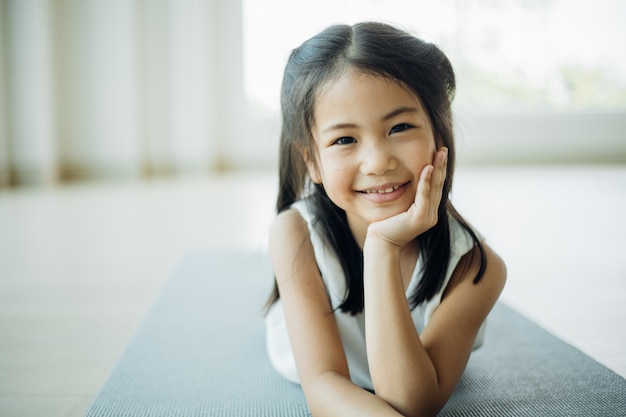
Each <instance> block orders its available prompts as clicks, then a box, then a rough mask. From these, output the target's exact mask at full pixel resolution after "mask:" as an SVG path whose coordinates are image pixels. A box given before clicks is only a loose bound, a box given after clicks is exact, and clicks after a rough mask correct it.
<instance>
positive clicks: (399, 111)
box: [322, 106, 419, 132]
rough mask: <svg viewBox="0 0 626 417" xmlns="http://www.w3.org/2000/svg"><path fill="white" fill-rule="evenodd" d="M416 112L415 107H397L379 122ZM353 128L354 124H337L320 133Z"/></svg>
mask: <svg viewBox="0 0 626 417" xmlns="http://www.w3.org/2000/svg"><path fill="white" fill-rule="evenodd" d="M417 112H419V109H418V108H417V107H410V106H403V107H398V108H397V109H394V110H392V111H390V112H389V113H387V114H386V115H384V116H383V117H382V119H381V121H383V122H385V121H387V120H389V119H392V118H394V117H396V116H398V115H400V114H402V113H417ZM355 127H357V125H356V124H354V123H337V124H334V125H330V126H328V127H327V128H325V129H324V130H323V131H322V132H330V131H332V130H338V129H350V128H355Z"/></svg>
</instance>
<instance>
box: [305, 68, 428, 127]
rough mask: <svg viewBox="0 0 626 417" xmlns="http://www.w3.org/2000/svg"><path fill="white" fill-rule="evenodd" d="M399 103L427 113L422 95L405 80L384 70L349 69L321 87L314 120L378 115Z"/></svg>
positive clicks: (314, 111) (399, 105) (314, 121)
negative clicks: (373, 71)
mask: <svg viewBox="0 0 626 417" xmlns="http://www.w3.org/2000/svg"><path fill="white" fill-rule="evenodd" d="M398 107H415V108H416V109H417V110H418V111H419V113H420V114H422V115H424V112H423V105H422V102H421V100H420V98H419V96H418V95H417V94H416V93H415V92H414V91H413V90H411V89H410V88H409V87H408V86H407V85H406V84H405V83H403V82H401V81H398V80H397V79H394V78H391V77H389V76H385V75H382V74H376V73H372V72H366V71H362V70H358V69H349V70H347V71H345V72H344V73H342V74H341V75H340V76H338V77H336V78H333V79H331V80H329V81H327V82H326V83H325V84H323V85H322V86H321V87H320V88H319V90H318V93H317V94H316V96H315V101H314V107H313V119H314V120H313V124H314V125H317V124H318V123H321V122H323V121H322V119H323V120H327V119H338V118H345V117H348V118H350V117H353V116H354V117H377V116H376V115H377V114H381V113H387V112H389V111H393V110H395V109H396V108H398ZM318 127H319V126H318Z"/></svg>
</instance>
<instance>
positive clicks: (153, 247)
mask: <svg viewBox="0 0 626 417" xmlns="http://www.w3.org/2000/svg"><path fill="white" fill-rule="evenodd" d="M455 181H456V183H455V191H454V193H453V195H452V199H453V201H454V202H455V204H456V206H457V208H458V209H459V211H461V212H462V213H463V214H464V215H465V217H466V218H467V219H468V220H470V221H471V222H472V223H474V225H475V226H476V227H477V228H478V229H479V230H480V231H481V233H482V234H483V235H484V236H485V238H486V239H487V240H488V241H489V242H490V243H491V245H492V246H493V247H494V248H495V249H496V250H497V251H498V252H500V253H501V255H502V256H503V257H504V259H505V261H506V262H507V265H508V270H509V280H508V283H507V287H506V289H505V292H504V294H503V296H502V298H503V301H505V302H506V303H508V304H509V305H510V306H512V307H514V308H516V309H517V310H519V311H520V312H522V313H524V314H525V315H527V316H528V317H530V318H531V319H533V320H535V321H537V322H538V323H539V324H541V325H542V326H543V327H545V328H546V329H548V330H549V331H551V332H552V333H554V334H556V335H557V336H559V337H561V338H562V339H564V340H566V341H567V342H569V343H571V344H573V345H574V346H576V347H578V348H579V349H581V350H582V351H583V352H585V353H587V354H588V355H590V356H591V357H593V358H595V359H596V360H598V361H599V362H601V363H603V364H604V365H606V366H608V367H609V368H611V369H613V370H614V371H615V372H617V373H618V374H620V375H622V376H624V377H626V332H624V331H623V323H624V322H626V303H625V301H626V256H624V250H625V249H626V220H624V219H623V216H624V213H626V166H617V167H516V168H493V167H492V168H460V169H459V170H458V171H457V176H456V179H455ZM275 193H276V185H275V177H274V176H273V175H270V174H231V175H225V176H218V177H200V178H198V177H195V178H179V179H162V180H155V181H150V182H140V181H135V182H105V183H89V184H84V183H83V184H74V185H66V186H63V187H58V188H46V189H41V188H21V189H17V190H0V416H12V417H27V416H28V417H30V416H33V417H34V416H37V417H40V416H47V417H57V416H59V417H61V416H63V417H77V416H83V415H84V413H85V411H86V410H87V408H88V407H89V405H90V403H91V401H92V400H93V398H94V396H95V395H96V393H97V391H98V389H99V388H100V386H101V385H102V383H103V382H104V380H105V378H106V376H107V374H108V372H109V370H110V369H111V367H112V366H113V364H114V362H115V360H116V358H117V357H118V355H119V354H120V352H121V350H122V349H123V346H124V344H125V342H126V341H127V340H128V338H129V337H130V335H131V334H132V331H133V329H134V328H135V327H136V326H137V325H138V323H139V322H140V320H141V317H142V315H143V314H144V313H145V312H146V310H147V308H148V306H149V304H150V302H151V300H152V298H153V296H154V294H155V292H156V291H157V290H158V288H159V286H160V285H161V283H162V282H163V281H164V280H165V279H167V276H168V272H169V271H170V270H171V268H172V267H173V266H174V264H175V262H176V260H177V259H178V258H179V257H180V255H181V254H182V253H183V252H185V251H186V250H189V249H190V248H196V247H209V248H211V247H229V248H252V249H260V250H264V249H265V248H266V238H267V227H268V224H269V223H270V222H271V219H272V217H273V209H272V207H273V200H274V198H275ZM620 329H622V330H620Z"/></svg>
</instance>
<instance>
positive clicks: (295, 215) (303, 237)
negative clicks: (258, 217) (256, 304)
mask: <svg viewBox="0 0 626 417" xmlns="http://www.w3.org/2000/svg"><path fill="white" fill-rule="evenodd" d="M269 251H270V257H271V258H272V263H273V265H274V269H275V272H276V278H277V281H278V284H279V285H280V284H281V282H282V281H284V279H285V278H286V277H290V276H292V274H293V273H294V272H295V271H296V270H297V269H300V268H302V267H303V266H304V265H312V264H314V263H315V256H314V252H313V247H312V244H311V239H310V236H309V229H308V225H307V222H306V221H305V220H304V218H303V217H302V215H301V214H300V212H299V211H298V210H296V209H294V208H291V209H287V210H285V211H282V212H280V213H279V214H278V215H277V216H276V218H275V219H274V222H273V223H272V225H271V227H270V231H269ZM281 278H282V279H281Z"/></svg>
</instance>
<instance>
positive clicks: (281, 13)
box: [243, 0, 626, 117]
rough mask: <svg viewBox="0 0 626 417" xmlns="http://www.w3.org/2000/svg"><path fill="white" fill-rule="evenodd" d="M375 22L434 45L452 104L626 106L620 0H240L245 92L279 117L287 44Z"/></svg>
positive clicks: (624, 5)
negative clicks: (453, 93) (450, 71)
mask: <svg viewBox="0 0 626 417" xmlns="http://www.w3.org/2000/svg"><path fill="white" fill-rule="evenodd" d="M363 20H378V21H385V22H389V23H392V24H394V25H397V26H400V27H402V28H404V29H407V30H409V31H410V32H412V33H414V34H416V35H418V36H420V37H422V38H424V39H425V40H428V41H431V42H434V43H436V44H438V45H439V46H440V47H441V48H442V49H443V50H444V52H445V53H446V54H447V55H448V57H449V58H450V59H451V61H452V64H453V66H454V68H455V71H456V74H457V79H458V95H457V101H458V102H460V103H462V105H463V106H471V107H472V108H474V109H482V110H485V111H500V112H509V111H511V112H512V111H516V112H519V111H522V112H523V111H536V110H553V111H566V112H576V111H624V110H626V54H624V52H623V51H622V49H621V48H620V47H619V43H620V42H619V40H622V39H626V25H624V24H623V23H624V21H626V2H624V1H622V0H596V1H593V2H591V1H584V0H508V1H497V0H440V1H437V2H432V1H425V0H316V1H311V2H300V1H290V0H263V1H259V0H243V27H244V34H243V36H244V79H245V92H246V96H247V99H248V102H249V104H250V105H251V106H252V109H253V114H254V115H255V116H261V117H263V115H266V114H276V112H277V111H278V107H279V104H278V103H279V98H278V97H279V89H280V82H281V77H282V71H283V68H284V65H285V62H286V59H287V56H288V54H289V51H290V50H291V49H292V48H294V47H296V46H298V45H299V44H300V43H302V41H304V40H305V39H307V38H308V37H310V36H312V35H314V34H315V33H317V32H319V31H320V30H321V29H323V28H325V27H326V26H328V25H330V24H333V23H354V22H358V21H363Z"/></svg>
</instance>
